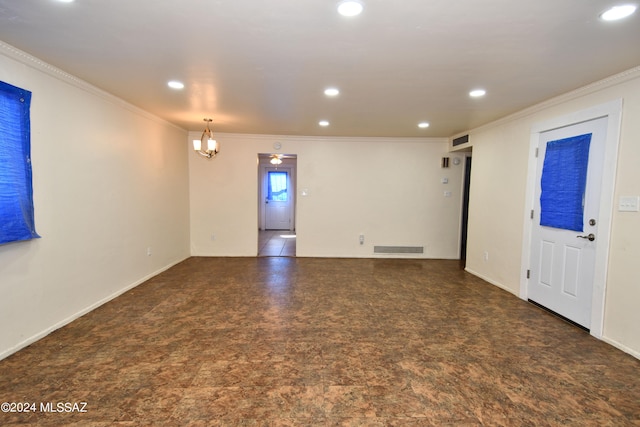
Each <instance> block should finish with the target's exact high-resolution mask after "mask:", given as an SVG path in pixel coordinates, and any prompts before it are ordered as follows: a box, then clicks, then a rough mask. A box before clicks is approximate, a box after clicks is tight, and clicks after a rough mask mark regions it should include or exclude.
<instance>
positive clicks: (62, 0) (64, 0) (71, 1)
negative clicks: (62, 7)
mask: <svg viewBox="0 0 640 427" xmlns="http://www.w3.org/2000/svg"><path fill="white" fill-rule="evenodd" d="M74 1H75V0H58V2H59V3H73V2H74Z"/></svg>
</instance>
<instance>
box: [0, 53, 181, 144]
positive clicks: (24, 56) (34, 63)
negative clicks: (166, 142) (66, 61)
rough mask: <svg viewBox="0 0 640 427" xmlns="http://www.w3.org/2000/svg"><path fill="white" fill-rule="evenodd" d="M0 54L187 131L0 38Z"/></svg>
mask: <svg viewBox="0 0 640 427" xmlns="http://www.w3.org/2000/svg"><path fill="white" fill-rule="evenodd" d="M0 54H2V55H4V56H6V57H8V58H10V59H13V60H15V61H17V62H19V63H21V64H24V65H26V66H28V67H30V68H33V69H34V70H36V71H40V72H42V73H44V74H46V75H48V76H50V77H54V78H56V79H58V80H61V81H63V82H65V83H67V84H70V85H72V86H74V87H76V88H78V89H81V90H83V91H85V92H88V93H90V94H92V95H94V96H97V97H99V98H101V99H103V100H104V101H107V102H109V103H112V104H115V105H118V106H119V107H122V108H124V109H126V110H129V111H131V112H133V113H136V114H139V115H141V116H144V117H145V118H147V119H150V120H153V121H154V122H158V123H162V124H165V125H168V126H171V127H174V128H176V129H179V130H181V131H185V132H186V129H183V128H181V127H179V126H176V125H175V124H173V123H170V122H168V121H166V120H164V119H161V118H160V117H158V116H156V115H154V114H151V113H150V112H148V111H146V110H143V109H142V108H139V107H136V106H135V105H133V104H130V103H128V102H126V101H125V100H123V99H121V98H118V97H117V96H115V95H112V94H111V93H109V92H106V91H104V90H102V89H100V88H98V87H96V86H94V85H92V84H90V83H88V82H86V81H84V80H82V79H80V78H78V77H76V76H74V75H72V74H69V73H67V72H66V71H63V70H61V69H60V68H57V67H54V66H53V65H51V64H48V63H46V62H44V61H42V60H41V59H38V58H36V57H35V56H33V55H30V54H28V53H26V52H24V51H22V50H20V49H18V48H16V47H13V46H11V45H10V44H8V43H5V42H3V41H1V40H0Z"/></svg>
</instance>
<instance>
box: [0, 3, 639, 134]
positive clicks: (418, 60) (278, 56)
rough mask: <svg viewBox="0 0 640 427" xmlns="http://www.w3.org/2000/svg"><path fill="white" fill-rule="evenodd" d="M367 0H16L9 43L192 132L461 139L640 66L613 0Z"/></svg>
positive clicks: (634, 23) (9, 6)
mask: <svg viewBox="0 0 640 427" xmlns="http://www.w3.org/2000/svg"><path fill="white" fill-rule="evenodd" d="M363 2H364V5H365V9H364V12H363V13H362V14H361V15H360V16H358V17H353V18H345V17H342V16H340V15H338V14H337V13H336V5H337V2H335V1H332V0H270V1H265V0H181V1H168V0H164V1H158V0H76V1H75V2H73V3H61V2H59V1H56V0H19V1H18V0H0V40H2V41H4V42H6V43H8V44H10V45H13V46H15V47H16V48H18V49H21V50H23V51H25V52H27V53H29V54H31V55H34V56H36V57H38V58H40V59H42V60H44V61H46V62H48V63H50V64H52V65H54V66H56V67H58V68H60V69H62V70H64V71H66V72H68V73H70V74H73V75H75V76H77V77H80V78H82V79H83V80H86V81H87V82H89V83H91V84H93V85H95V86H97V87H99V88H101V89H103V90H105V91H107V92H110V93H112V94H114V95H116V96H118V97H120V98H122V99H124V100H126V101H128V102H130V103H131V104H134V105H136V106H138V107H140V108H143V109H145V110H147V111H149V112H151V113H153V114H156V115H158V116H160V117H162V118H164V119H166V120H167V121H169V122H172V123H175V124H176V125H178V126H180V127H182V128H184V129H187V130H201V129H202V119H203V118H204V117H212V118H213V119H214V124H213V130H214V132H216V131H218V132H238V133H264V134H285V135H286V134H289V135H332V136H413V137H415V136H429V137H435V136H439V137H442V136H444V137H448V136H451V135H454V134H456V133H459V132H462V131H465V130H468V129H470V128H473V127H477V126H480V125H482V124H485V123H487V122H490V121H492V120H495V119H497V118H500V117H503V116H505V115H507V114H509V113H513V112H516V111H518V110H521V109H523V108H526V107H528V106H531V105H533V104H535V103H538V102H541V101H544V100H546V99H549V98H551V97H554V96H557V95H560V94H562V93H565V92H568V91H570V90H573V89H576V88H578V87H580V86H584V85H585V84H588V83H591V82H594V81H596V80H599V79H601V78H604V77H607V76H610V75H612V74H616V73H618V72H621V71H624V70H627V69H630V68H633V67H635V66H638V65H640V16H638V15H639V13H638V12H636V14H635V15H633V16H631V17H630V18H627V19H626V20H624V21H619V22H615V23H611V22H603V21H601V20H600V19H599V18H598V15H599V13H600V12H602V11H603V10H604V9H606V8H607V7H608V6H611V5H613V4H615V3H614V2H610V1H596V0H562V1H557V0H536V1H529V2H521V1H514V0H486V1H478V0H458V1H455V2H452V1H450V0H429V1H425V0H402V1H391V0H363ZM171 79H177V80H181V81H183V82H184V83H185V85H186V86H185V88H184V89H183V90H182V91H174V90H171V89H169V88H167V81H169V80H171ZM328 86H335V87H338V88H339V89H340V90H341V94H340V95H339V96H338V97H335V98H328V97H326V96H325V95H324V94H323V90H324V89H325V88H326V87H328ZM476 87H482V88H484V89H486V90H487V95H486V96H485V97H483V98H480V99H471V98H470V97H469V96H468V92H469V91H470V90H471V89H474V88H476ZM321 119H326V120H328V121H329V122H330V123H331V124H330V126H328V127H326V128H322V127H320V126H318V121H319V120H321ZM421 121H428V122H429V123H430V124H431V126H430V127H429V128H427V129H419V128H418V127H417V124H418V123H419V122H421Z"/></svg>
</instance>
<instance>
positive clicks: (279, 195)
mask: <svg viewBox="0 0 640 427" xmlns="http://www.w3.org/2000/svg"><path fill="white" fill-rule="evenodd" d="M268 176H269V182H268V187H269V188H268V194H267V199H268V200H272V201H275V202H286V201H287V200H288V197H289V196H288V193H287V172H274V171H269V173H268Z"/></svg>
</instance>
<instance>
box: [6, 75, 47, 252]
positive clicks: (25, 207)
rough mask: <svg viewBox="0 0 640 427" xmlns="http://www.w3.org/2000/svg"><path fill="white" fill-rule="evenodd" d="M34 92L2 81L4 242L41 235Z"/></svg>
mask: <svg viewBox="0 0 640 427" xmlns="http://www.w3.org/2000/svg"><path fill="white" fill-rule="evenodd" d="M30 106H31V92H29V91H27V90H24V89H20V88H18V87H15V86H12V85H10V84H7V83H4V82H0V244H3V243H8V242H15V241H19V240H29V239H34V238H37V237H40V236H38V234H37V233H36V229H35V222H34V219H33V186H32V182H31V123H30V119H29V109H30Z"/></svg>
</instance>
